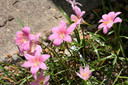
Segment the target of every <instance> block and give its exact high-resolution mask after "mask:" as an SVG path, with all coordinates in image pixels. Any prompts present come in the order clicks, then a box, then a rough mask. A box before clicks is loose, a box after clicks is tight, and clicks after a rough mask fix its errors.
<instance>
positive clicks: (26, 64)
mask: <svg viewBox="0 0 128 85" xmlns="http://www.w3.org/2000/svg"><path fill="white" fill-rule="evenodd" d="M32 66H34V63H32V62H31V61H26V62H25V63H24V64H23V65H22V67H26V68H27V67H32Z"/></svg>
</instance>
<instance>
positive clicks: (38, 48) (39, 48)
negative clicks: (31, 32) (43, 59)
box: [35, 45, 42, 53]
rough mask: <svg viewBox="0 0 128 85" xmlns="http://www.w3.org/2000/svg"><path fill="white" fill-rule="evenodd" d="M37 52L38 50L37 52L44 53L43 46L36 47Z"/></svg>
mask: <svg viewBox="0 0 128 85" xmlns="http://www.w3.org/2000/svg"><path fill="white" fill-rule="evenodd" d="M35 50H36V51H39V52H40V53H41V52H42V48H41V46H39V45H36V47H35Z"/></svg>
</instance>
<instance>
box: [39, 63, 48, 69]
mask: <svg viewBox="0 0 128 85" xmlns="http://www.w3.org/2000/svg"><path fill="white" fill-rule="evenodd" d="M40 68H42V69H44V70H47V67H46V65H45V63H43V62H42V63H40Z"/></svg>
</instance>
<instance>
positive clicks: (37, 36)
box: [34, 33, 41, 43]
mask: <svg viewBox="0 0 128 85" xmlns="http://www.w3.org/2000/svg"><path fill="white" fill-rule="evenodd" d="M40 35H41V33H38V34H37V35H36V36H35V40H34V41H35V43H37V42H38V41H39V37H40Z"/></svg>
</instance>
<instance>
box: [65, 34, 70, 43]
mask: <svg viewBox="0 0 128 85" xmlns="http://www.w3.org/2000/svg"><path fill="white" fill-rule="evenodd" d="M63 40H65V41H67V42H70V43H71V42H72V39H71V37H70V36H69V35H67V36H65V37H64V39H63Z"/></svg>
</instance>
